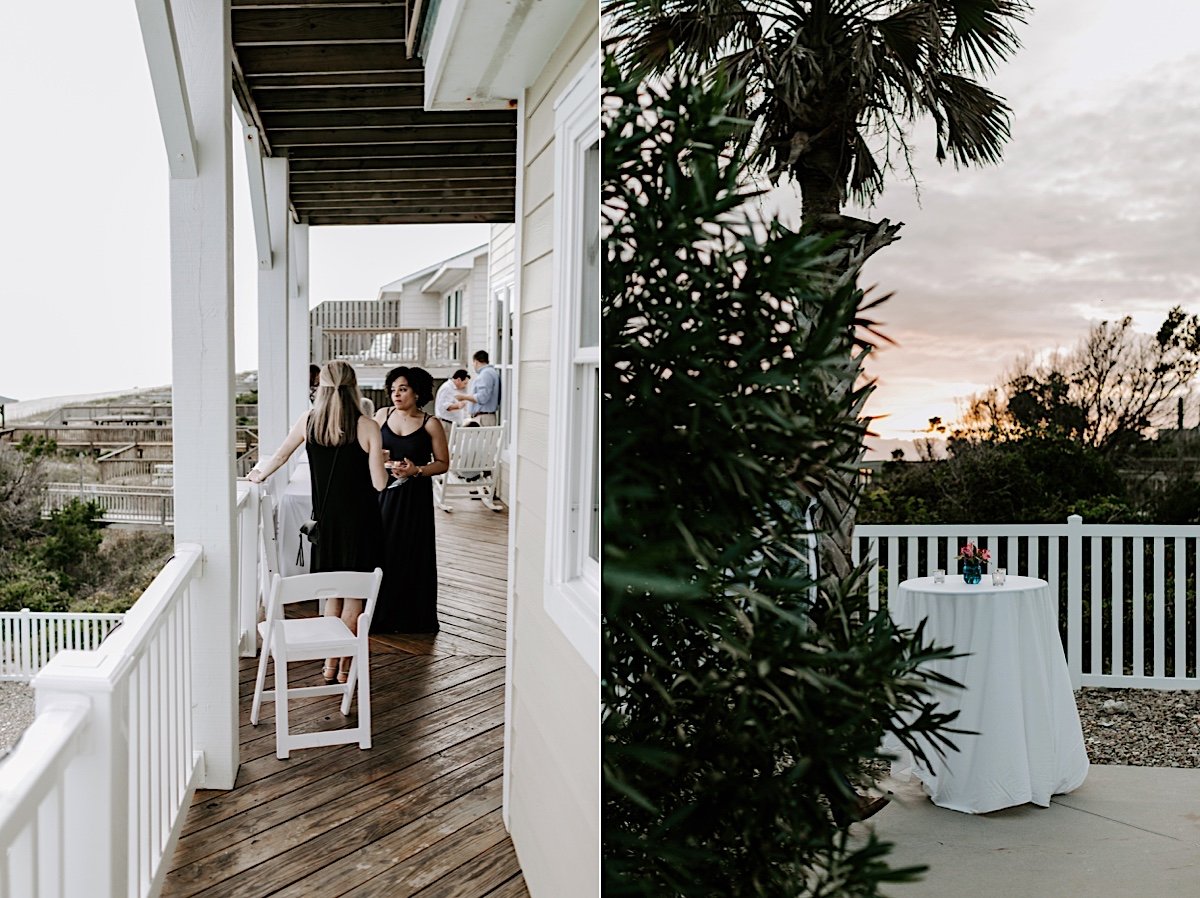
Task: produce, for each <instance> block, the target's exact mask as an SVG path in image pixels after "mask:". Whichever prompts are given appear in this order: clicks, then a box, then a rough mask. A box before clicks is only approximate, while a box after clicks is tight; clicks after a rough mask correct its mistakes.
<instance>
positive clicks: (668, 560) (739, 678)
mask: <svg viewBox="0 0 1200 898" xmlns="http://www.w3.org/2000/svg"><path fill="white" fill-rule="evenodd" d="M605 87H606V91H605V93H606V98H605V107H604V108H605V110H606V115H605V123H604V124H605V138H604V141H603V149H602V152H603V164H602V167H601V171H602V175H603V178H604V181H603V185H602V196H603V202H604V215H605V220H606V222H608V224H609V225H610V226H611V230H610V232H609V233H608V234H607V235H606V237H605V243H604V247H603V252H604V259H605V263H604V265H603V272H602V278H603V281H602V289H603V294H602V295H603V308H602V313H601V314H602V330H603V333H602V337H601V339H602V341H603V344H604V346H605V355H604V364H603V365H602V367H601V389H602V393H603V398H604V409H605V423H604V443H603V467H604V470H605V481H604V486H605V488H604V494H603V522H604V526H603V532H604V539H605V545H604V559H603V561H604V563H603V568H602V602H603V605H602V615H603V626H604V641H603V657H602V661H601V666H600V667H601V671H602V674H601V690H602V700H603V739H604V759H603V766H604V771H603V776H604V796H603V828H604V835H605V837H604V847H603V852H604V863H603V869H604V877H605V882H604V893H605V894H606V895H639V896H647V898H649V896H653V898H669V896H706V898H707V896H723V898H737V896H751V895H755V896H758V895H770V896H775V895H779V896H782V895H787V896H812V895H826V896H832V895H835V894H836V895H847V896H849V895H854V896H874V895H878V894H879V887H880V884H881V883H883V882H886V881H895V880H900V879H905V878H911V876H912V875H913V872H914V871H913V870H911V869H909V870H890V869H889V868H888V867H887V865H886V863H885V857H886V853H887V851H888V848H889V846H887V845H885V844H881V843H879V842H878V841H876V839H875V837H874V836H873V835H870V834H868V835H867V836H866V838H865V845H862V846H858V847H852V846H851V845H850V844H849V843H848V841H847V836H846V834H845V832H844V831H843V830H839V829H837V828H836V827H835V826H834V824H833V821H832V819H831V817H830V810H831V805H832V806H833V807H834V808H835V809H836V810H837V811H839V812H843V811H848V810H849V809H850V808H851V807H852V806H853V804H854V801H855V797H854V794H853V792H852V791H851V789H850V785H849V784H850V783H858V784H860V785H861V784H862V783H863V767H864V762H865V761H868V760H871V759H877V758H878V754H877V752H878V746H879V744H880V739H881V737H882V735H883V733H884V731H885V730H892V731H893V732H896V733H897V735H899V736H900V737H901V739H902V740H905V741H906V742H908V743H909V744H912V733H913V732H914V731H915V730H918V729H919V730H920V731H922V732H925V733H927V734H931V735H933V737H934V738H937V737H938V734H939V733H942V732H943V729H942V728H943V727H944V726H945V725H946V723H947V722H948V718H946V717H945V716H941V715H938V714H936V713H935V712H931V711H930V709H929V707H928V705H927V701H926V700H927V698H928V693H927V691H926V689H925V682H924V680H923V679H922V677H921V676H920V675H919V674H917V673H916V669H917V667H918V665H919V664H921V663H922V662H923V661H925V660H926V659H928V658H930V657H935V656H938V657H940V656H942V655H943V654H944V653H941V652H937V651H934V650H932V649H930V648H928V647H926V646H923V645H922V641H921V637H920V635H919V634H913V633H910V632H905V631H897V630H896V629H895V628H894V627H893V626H892V624H891V621H890V620H889V619H888V617H887V615H886V614H871V613H869V612H867V610H866V601H865V594H864V583H863V579H862V577H861V576H857V577H854V578H852V579H851V580H849V581H847V582H844V583H837V582H826V581H822V583H821V584H819V585H818V584H815V583H814V582H813V579H812V578H813V572H812V571H810V570H809V569H808V567H807V565H806V564H805V559H806V558H807V557H808V543H809V539H810V538H811V536H812V534H811V533H809V532H808V531H807V530H806V528H805V523H804V517H803V514H802V513H801V510H802V509H804V508H805V507H806V505H807V504H808V502H809V500H810V498H811V497H812V496H813V495H814V494H815V493H816V492H817V491H819V490H822V489H827V488H833V485H834V484H835V483H836V482H838V481H839V480H840V475H841V473H842V472H843V471H848V472H853V471H854V470H855V467H854V460H855V458H856V456H857V452H858V447H859V445H860V441H861V438H862V432H863V425H862V423H861V422H860V421H858V420H857V419H856V415H855V410H856V409H857V408H859V407H860V403H861V400H862V399H863V397H864V393H863V391H862V390H861V389H850V390H847V389H845V386H846V383H847V380H848V379H849V378H853V376H854V373H855V368H856V365H855V364H854V363H853V362H852V361H851V353H852V352H854V351H855V350H856V348H861V347H858V346H856V344H855V342H854V336H853V335H854V333H855V329H854V328H853V327H852V326H851V324H852V322H853V321H854V319H855V316H856V308H857V304H858V302H859V300H860V299H861V294H860V293H858V291H856V290H854V289H851V288H849V287H842V288H840V289H836V290H835V289H833V288H832V287H830V285H829V278H828V277H827V275H826V273H825V272H826V269H825V268H824V261H825V257H824V255H823V254H824V252H825V251H826V249H827V247H828V245H829V244H827V243H824V242H821V241H819V240H816V239H814V238H812V237H808V236H802V235H799V234H796V233H793V232H790V231H788V230H786V229H785V228H783V227H782V226H780V225H779V224H778V223H777V222H773V221H770V222H761V221H755V220H754V213H753V210H752V207H749V206H747V205H746V199H747V197H748V196H749V195H750V194H749V193H748V192H746V191H745V190H744V189H743V187H742V186H741V178H742V176H743V173H744V165H745V158H744V156H742V155H740V154H733V155H731V156H724V155H722V154H721V153H720V152H718V151H717V150H716V149H715V148H716V147H720V146H723V145H724V144H725V139H724V138H725V134H726V132H727V131H728V129H730V128H733V127H736V123H735V122H732V121H731V120H729V119H728V118H726V117H725V116H724V115H723V110H724V108H725V102H726V100H727V96H728V95H727V94H723V93H710V92H707V91H705V90H702V89H699V88H695V87H678V86H673V87H669V88H661V89H660V88H657V87H654V86H651V85H637V84H622V83H620V77H619V75H618V74H617V73H616V71H615V70H614V69H613V68H612V67H611V66H606V74H605ZM918 708H922V709H924V710H923V713H922V714H921V716H920V719H919V721H918V722H917V723H915V724H913V725H912V726H909V725H907V724H904V723H902V722H901V719H900V714H901V712H902V711H905V710H916V709H918Z"/></svg>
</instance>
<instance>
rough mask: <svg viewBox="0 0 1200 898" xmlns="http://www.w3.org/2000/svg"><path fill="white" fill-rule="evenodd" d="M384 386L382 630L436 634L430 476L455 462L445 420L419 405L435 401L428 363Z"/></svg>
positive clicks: (379, 415)
mask: <svg viewBox="0 0 1200 898" xmlns="http://www.w3.org/2000/svg"><path fill="white" fill-rule="evenodd" d="M384 386H385V388H386V389H387V391H388V393H389V394H390V395H391V397H392V406H391V408H386V409H385V408H381V409H380V410H379V411H377V412H376V413H375V421H376V423H377V424H378V425H379V428H380V432H381V434H382V439H383V448H384V449H385V450H387V451H388V452H389V453H390V456H391V461H390V464H391V472H392V476H393V477H395V478H396V480H395V481H393V482H392V483H391V484H390V485H389V487H388V488H387V489H386V490H384V491H383V493H382V494H381V495H380V497H379V506H380V510H381V512H382V515H383V542H384V562H383V584H382V585H381V586H380V587H379V601H378V602H377V604H376V608H377V609H378V610H377V611H376V619H377V620H378V629H379V630H380V631H382V632H390V633H436V632H437V630H438V617H437V546H436V543H435V539H434V532H433V482H432V481H431V480H430V479H429V478H430V477H432V476H433V475H435V474H442V473H444V472H445V471H447V470H449V468H450V452H449V450H448V449H447V446H446V431H445V430H443V429H442V422H441V421H439V420H438V419H437V418H435V417H433V416H432V415H427V414H425V413H424V412H423V411H421V406H423V405H425V404H426V403H427V402H429V401H430V400H432V399H433V378H432V377H431V376H430V375H429V372H428V371H426V370H425V369H424V368H405V367H400V368H393V369H392V370H391V371H389V372H388V376H387V380H386V382H385V384H384Z"/></svg>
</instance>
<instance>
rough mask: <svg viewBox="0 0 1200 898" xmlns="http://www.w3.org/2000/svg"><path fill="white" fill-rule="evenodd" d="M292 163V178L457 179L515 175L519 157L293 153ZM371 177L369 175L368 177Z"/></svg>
mask: <svg viewBox="0 0 1200 898" xmlns="http://www.w3.org/2000/svg"><path fill="white" fill-rule="evenodd" d="M289 159H290V160H291V169H292V174H293V175H295V174H300V173H304V174H306V175H308V174H321V175H329V174H341V173H345V174H354V173H356V172H363V173H364V174H363V176H364V177H367V178H370V177H396V175H395V174H394V173H395V172H402V171H410V170H430V169H432V170H438V169H445V170H448V171H453V172H454V173H455V175H456V176H461V177H470V176H478V174H479V173H480V172H481V171H484V172H491V171H493V170H495V171H496V173H497V174H501V173H505V174H513V173H515V172H516V166H517V157H516V154H515V153H501V152H495V153H490V154H475V155H461V156H460V155H457V154H437V153H432V154H428V155H426V154H421V155H417V154H412V155H398V154H392V155H386V156H375V157H366V158H364V157H359V158H324V159H323V158H317V157H315V156H312V155H302V154H301V152H299V151H293V153H292V154H291V156H290V157H289ZM368 173H369V174H368Z"/></svg>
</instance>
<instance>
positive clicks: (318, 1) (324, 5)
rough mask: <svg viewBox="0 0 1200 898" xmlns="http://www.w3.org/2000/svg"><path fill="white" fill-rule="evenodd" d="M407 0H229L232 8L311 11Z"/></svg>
mask: <svg viewBox="0 0 1200 898" xmlns="http://www.w3.org/2000/svg"><path fill="white" fill-rule="evenodd" d="M407 4H408V0H230V3H229V5H230V6H231V7H233V8H234V9H274V10H281V9H293V10H299V11H303V12H306V13H307V12H311V11H312V10H318V9H342V11H343V12H346V11H348V10H346V9H345V7H347V6H356V7H357V6H406V5H407Z"/></svg>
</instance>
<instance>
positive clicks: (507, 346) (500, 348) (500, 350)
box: [488, 284, 513, 448]
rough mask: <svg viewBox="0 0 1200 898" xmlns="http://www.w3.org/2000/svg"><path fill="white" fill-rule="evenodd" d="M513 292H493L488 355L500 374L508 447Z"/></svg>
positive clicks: (502, 419)
mask: <svg viewBox="0 0 1200 898" xmlns="http://www.w3.org/2000/svg"><path fill="white" fill-rule="evenodd" d="M512 297H513V288H512V284H506V285H505V286H503V287H497V288H496V289H495V290H493V291H492V306H491V310H490V313H489V315H488V319H489V320H490V321H491V322H492V339H491V342H490V343H489V345H488V354H489V357H490V358H491V360H492V364H493V365H494V366H495V368H496V370H497V371H498V372H500V423H501V424H507V425H508V426H507V427H506V428H505V429H504V447H505V448H507V447H508V445H509V444H510V442H511V441H512V430H513V428H512V424H511V421H512V418H511V415H512V407H513V405H512V395H513V391H512V382H513V381H512V370H513V319H512V316H513V309H512Z"/></svg>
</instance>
